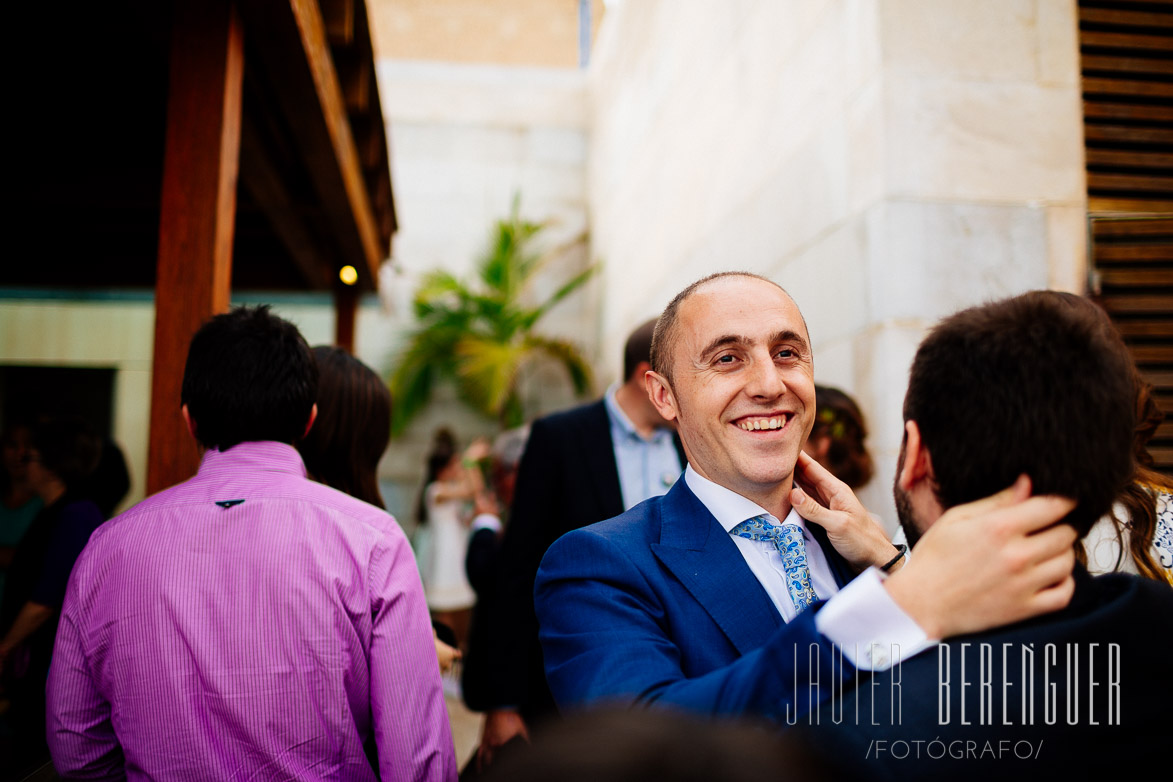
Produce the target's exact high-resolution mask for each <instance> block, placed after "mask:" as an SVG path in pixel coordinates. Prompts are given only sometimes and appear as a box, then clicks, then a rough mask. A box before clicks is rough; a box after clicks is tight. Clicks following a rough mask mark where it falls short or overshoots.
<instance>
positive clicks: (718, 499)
mask: <svg viewBox="0 0 1173 782" xmlns="http://www.w3.org/2000/svg"><path fill="white" fill-rule="evenodd" d="M684 482H685V483H687V484H688V488H689V489H691V490H692V493H693V494H695V495H696V498H697V499H698V500H700V501H701V504H702V505H704V506H705V507H706V508H708V510H709V513H711V514H713V517H714V518H716V519H717V523H718V524H720V525H721V527H722V528H723V529H724V530H725V531H726V532H729V531H731V530H732V529H733V528H734V527H736V526H737V525H738V524H740V523H741V522H743V521H745V520H746V519H752V518H753V517H754V516H761V515H763V514H765V515H766V516H768V517H769V518H770V521H771V523H773V524H777V523H778V519H777V518H775V516H774V514H772V513H770V512H769V511H767V510H766V509H765V508H763V507H762V506H761V505H758V504H757V503H756V502H754V501H753V500H751V499H748V498H746V497H743V496H741V495H740V494H738V493H737V492H735V491H733V490H732V489H727V488H725V487H724V486H721V485H720V484H717V483H713V482H712V481H710V480H709V479H708V478H705V477H704V476H702V475H701V474H700V473H699V472H697V471H696V470H694V469H693V468H692V465H691V464H690V465H688V466H687V467H685V468H684ZM782 523H783V524H797V525H798V526H799V527H802V528H803V529H804V530H805V529H806V525H805V524H804V523H803V518H802V516H799V515H798V511H796V510H794V508H791V509H790V513H788V514H787V515H786V518H785V519H783V521H782Z"/></svg>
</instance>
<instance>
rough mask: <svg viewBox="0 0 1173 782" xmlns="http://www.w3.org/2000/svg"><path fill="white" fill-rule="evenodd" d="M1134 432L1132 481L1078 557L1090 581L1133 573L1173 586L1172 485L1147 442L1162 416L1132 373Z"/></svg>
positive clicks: (1082, 545)
mask: <svg viewBox="0 0 1173 782" xmlns="http://www.w3.org/2000/svg"><path fill="white" fill-rule="evenodd" d="M1132 382H1133V387H1134V388H1135V389H1136V427H1135V429H1134V430H1133V438H1132V469H1133V477H1132V481H1131V482H1130V483H1129V484H1128V486H1127V487H1126V488H1125V489H1124V491H1123V492H1122V493H1121V494H1120V497H1118V498H1117V500H1116V504H1115V505H1114V506H1113V508H1112V512H1111V513H1109V514H1108V515H1106V516H1104V517H1103V518H1102V519H1100V520H1099V521H1097V522H1096V524H1095V525H1094V526H1093V527H1092V528H1091V530H1090V531H1089V532H1088V534H1087V535H1086V536H1085V537H1084V539H1083V540H1082V541H1080V543H1079V544H1077V549H1076V553H1077V555H1078V556H1079V557H1080V559H1081V561H1084V562H1086V564H1087V569H1088V572H1089V573H1091V574H1092V575H1100V574H1102V573H1112V572H1121V573H1133V574H1135V575H1141V576H1145V577H1146V578H1151V579H1154V580H1157V581H1163V582H1165V583H1167V584H1173V480H1170V478H1169V477H1168V476H1167V475H1164V474H1162V473H1159V472H1157V471H1156V469H1154V467H1153V457H1152V454H1150V453H1149V451H1148V442H1149V440H1151V439H1152V437H1153V435H1154V434H1155V433H1156V431H1157V427H1158V426H1159V425H1160V424H1161V421H1163V420H1164V419H1165V414H1164V413H1163V412H1161V409H1160V408H1159V407H1157V403H1156V401H1154V400H1153V393H1152V386H1151V385H1149V384H1148V383H1147V382H1145V380H1144V378H1142V377H1141V376H1140V373H1139V372H1137V371H1136V368H1135V366H1134V367H1133V380H1132Z"/></svg>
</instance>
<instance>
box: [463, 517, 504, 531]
mask: <svg viewBox="0 0 1173 782" xmlns="http://www.w3.org/2000/svg"><path fill="white" fill-rule="evenodd" d="M483 529H491V530H493V532H500V531H501V519H499V518H497V517H496V516H494V515H493V514H492V513H480V514H477V517H476V518H475V519H473V520H472V529H471V530H470V531H471V532H479V531H480V530H483Z"/></svg>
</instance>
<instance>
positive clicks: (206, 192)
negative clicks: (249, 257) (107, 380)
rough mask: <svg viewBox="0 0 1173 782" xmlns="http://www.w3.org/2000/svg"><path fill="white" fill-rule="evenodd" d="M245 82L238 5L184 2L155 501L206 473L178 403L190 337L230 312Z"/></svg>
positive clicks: (155, 436)
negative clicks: (166, 490) (198, 472)
mask: <svg viewBox="0 0 1173 782" xmlns="http://www.w3.org/2000/svg"><path fill="white" fill-rule="evenodd" d="M243 76H244V36H243V30H242V28H241V23H240V20H239V18H238V17H237V13H236V7H235V3H234V2H232V0H178V2H176V3H175V5H174V17H173V19H172V32H171V73H170V86H169V89H168V98H167V131H166V133H167V138H166V148H165V152H164V162H163V190H162V198H161V207H160V215H159V258H158V275H157V277H156V282H155V352H154V365H153V373H152V380H151V432H150V449H149V452H148V457H147V461H148V464H147V492H148V493H154V492H156V491H158V490H160V489H162V488H165V487H167V486H170V485H171V484H174V483H177V482H179V481H182V480H185V479H187V478H189V477H191V475H193V474H194V473H195V471H196V469H197V467H198V466H199V454H198V451H197V448H196V445H195V443H194V442H193V441H192V439H191V437H190V436H189V435H188V433H187V429H186V427H185V426H184V423H183V417H182V416H181V415H180V411H179V409H180V401H179V395H180V387H181V385H182V382H183V366H184V362H185V360H186V357H187V347H188V343H189V342H190V341H191V336H192V334H194V333H195V331H196V330H197V329H198V328H199V327H200V325H201V324H202V323H203V322H204V321H205V320H207V319H208V318H209V317H211V316H212V315H215V314H217V313H220V312H224V311H226V310H227V309H228V299H229V292H230V287H231V277H232V238H233V228H234V221H235V214H236V177H237V172H238V170H239V163H240V126H241V85H242V81H243Z"/></svg>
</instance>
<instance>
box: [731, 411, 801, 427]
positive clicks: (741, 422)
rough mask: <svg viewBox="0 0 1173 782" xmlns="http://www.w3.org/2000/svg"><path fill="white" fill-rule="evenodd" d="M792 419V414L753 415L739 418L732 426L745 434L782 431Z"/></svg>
mask: <svg viewBox="0 0 1173 782" xmlns="http://www.w3.org/2000/svg"><path fill="white" fill-rule="evenodd" d="M793 417H794V414H793V413H772V414H770V415H754V416H746V417H744V418H739V419H737V420H736V421H734V422H733V423H734V425H735V426H737V427H738V428H739V429H744V430H745V431H747V432H757V431H763V430H764V431H770V430H776V429H782V428H783V427H785V426H786V424H787V423H788V422H789V421H790V419H791V418H793Z"/></svg>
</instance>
